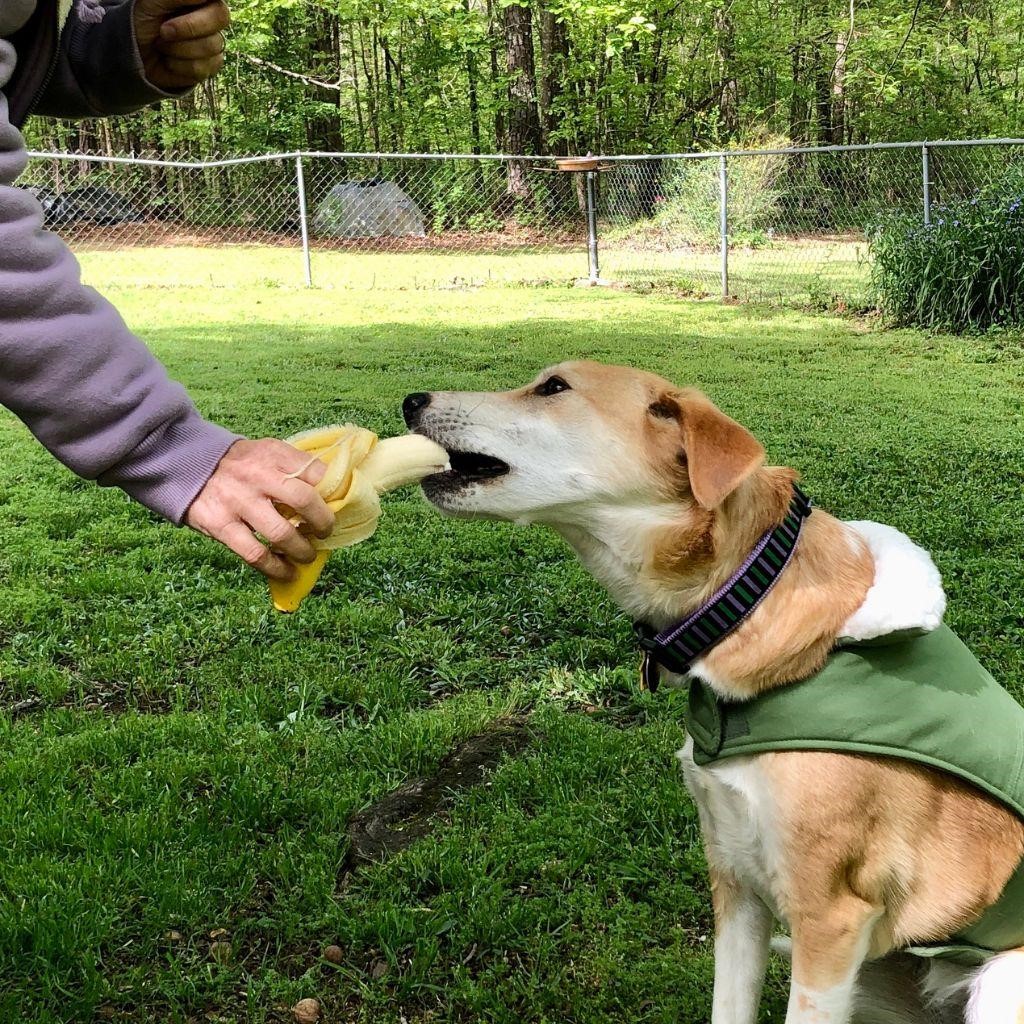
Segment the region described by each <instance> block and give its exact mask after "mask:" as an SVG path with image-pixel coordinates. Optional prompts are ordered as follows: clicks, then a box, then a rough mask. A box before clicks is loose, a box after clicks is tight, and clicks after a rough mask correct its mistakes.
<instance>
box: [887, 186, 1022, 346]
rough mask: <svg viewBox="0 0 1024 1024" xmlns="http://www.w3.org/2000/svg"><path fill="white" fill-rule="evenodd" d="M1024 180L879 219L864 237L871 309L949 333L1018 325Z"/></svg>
mask: <svg viewBox="0 0 1024 1024" xmlns="http://www.w3.org/2000/svg"><path fill="white" fill-rule="evenodd" d="M1022 201H1024V173H1022V172H1021V171H1020V170H1017V171H1011V172H1010V173H1008V174H1007V175H1005V176H1004V177H1003V178H1002V179H1001V180H1000V181H998V182H996V183H994V184H992V185H990V186H988V187H987V188H985V189H983V190H980V191H979V192H978V193H977V194H976V195H975V196H974V197H973V198H971V199H963V200H959V201H956V202H953V203H946V204H943V205H937V206H934V207H933V208H932V212H931V223H930V224H928V225H924V224H923V223H922V222H921V217H920V214H907V213H897V214H892V215H890V216H888V217H885V218H884V219H882V220H881V221H879V222H878V223H877V224H876V225H875V226H874V227H873V229H872V230H871V231H869V241H870V246H871V255H872V269H871V273H872V281H873V284H874V288H875V296H876V300H877V302H878V306H879V309H880V310H881V311H882V313H883V314H884V315H885V316H886V317H887V318H889V319H890V320H891V321H892V322H893V323H895V324H898V325H912V326H917V327H926V328H931V329H938V330H945V331H953V332H955V333H961V332H963V331H977V330H984V329H986V328H988V327H992V326H994V325H997V324H1002V325H1010V326H1013V325H1021V324H1024V206H1022Z"/></svg>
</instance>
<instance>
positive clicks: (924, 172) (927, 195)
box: [921, 146, 932, 227]
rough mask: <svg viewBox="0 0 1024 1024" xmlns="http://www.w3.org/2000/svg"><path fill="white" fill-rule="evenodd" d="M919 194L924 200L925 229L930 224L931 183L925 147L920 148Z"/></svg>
mask: <svg viewBox="0 0 1024 1024" xmlns="http://www.w3.org/2000/svg"><path fill="white" fill-rule="evenodd" d="M921 194H922V198H923V199H924V224H925V227H927V226H928V225H929V224H931V222H932V182H931V167H930V161H929V158H928V147H927V146H922V147H921Z"/></svg>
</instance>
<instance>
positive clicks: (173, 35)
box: [134, 0, 231, 91]
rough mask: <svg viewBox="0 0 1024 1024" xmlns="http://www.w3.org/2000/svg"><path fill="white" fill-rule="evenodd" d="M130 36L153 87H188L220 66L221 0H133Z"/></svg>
mask: <svg viewBox="0 0 1024 1024" xmlns="http://www.w3.org/2000/svg"><path fill="white" fill-rule="evenodd" d="M134 17H135V40H136V42H137V43H138V46H139V56H140V57H141V58H142V65H143V67H144V68H145V71H146V78H147V79H148V80H149V82H150V84H151V85H155V86H156V87H157V88H158V89H164V90H166V91H174V90H178V89H191V88H192V86H194V85H198V84H199V83H200V82H203V81H205V80H206V79H207V78H212V77H213V76H214V75H215V74H217V72H218V71H220V69H221V68H222V67H223V66H224V30H225V29H226V28H227V27H228V25H229V24H230V23H231V16H230V14H229V13H228V5H227V3H225V0H135V11H134Z"/></svg>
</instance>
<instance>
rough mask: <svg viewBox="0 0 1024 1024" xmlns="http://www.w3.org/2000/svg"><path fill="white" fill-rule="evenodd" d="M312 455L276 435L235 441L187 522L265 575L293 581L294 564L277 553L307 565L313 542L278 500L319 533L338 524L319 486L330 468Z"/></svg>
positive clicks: (200, 493)
mask: <svg viewBox="0 0 1024 1024" xmlns="http://www.w3.org/2000/svg"><path fill="white" fill-rule="evenodd" d="M309 458H310V457H309V454H308V453H307V452H301V451H299V450H298V449H297V448H293V447H292V446H291V445H290V444H287V443H285V442H284V441H276V440H274V439H273V438H265V439H264V440H262V441H246V440H242V441H236V442H235V443H234V444H233V445H232V446H231V447H230V448H229V449H228V450H227V453H226V454H225V456H224V458H222V459H221V460H220V463H219V464H218V465H217V468H216V470H214V473H213V476H211V477H210V479H209V480H208V481H207V482H206V486H205V487H203V489H202V490H201V491H200V492H199V494H198V495H197V496H196V499H195V500H194V501H193V502H192V504H191V505H190V506H189V510H188V512H187V513H186V515H185V523H186V525H188V526H191V527H192V529H193V530H198V531H199V532H200V533H205V534H206V536H207V537H212V538H213V539H214V540H218V541H220V542H221V544H223V545H224V546H225V547H228V548H230V549H231V550H232V551H234V553H235V554H236V555H238V557H239V558H241V559H242V561H243V562H246V563H248V564H249V565H251V566H252V567H253V568H254V569H258V570H259V571H260V572H261V573H263V575H264V576H268V577H270V578H271V579H277V580H290V579H292V577H293V576H294V573H295V570H294V568H293V567H292V566H291V565H289V564H288V562H286V561H285V560H284V559H283V558H282V557H281V556H280V555H279V554H277V553H276V552H277V551H281V552H283V553H284V554H285V555H287V556H288V558H290V559H291V560H292V561H293V562H301V563H309V562H312V561H313V558H314V551H313V545H312V544H310V542H309V541H308V540H307V539H306V537H304V536H303V535H302V534H301V533H300V532H299V531H298V530H297V529H296V528H295V527H294V526H293V525H292V524H291V523H290V522H288V520H287V519H286V518H285V517H284V516H283V515H282V514H281V512H280V511H279V510H278V509H277V508H275V503H277V504H279V505H286V506H288V508H290V509H294V510H295V512H296V513H297V514H298V515H299V516H301V517H302V519H303V520H304V521H305V522H306V523H308V524H309V526H310V528H311V529H312V530H313V531H314V532H315V533H316V535H317V536H318V537H326V536H327V535H328V534H329V533H330V532H331V530H332V529H333V528H334V513H333V512H332V511H331V510H330V509H329V508H328V507H327V504H326V503H325V502H324V499H323V498H322V497H321V496H320V495H319V493H318V492H317V490H316V485H317V484H318V483H319V482H320V479H321V478H322V477H323V475H324V472H325V471H326V469H327V467H326V466H325V465H324V463H322V462H321V461H320V460H319V459H315V460H314V461H313V462H311V463H310V462H309ZM307 463H309V465H308V466H307V465H306V464H307ZM303 467H305V468H303ZM300 470H301V472H299V471H300ZM293 473H298V476H292V475H291V474H293ZM257 533H258V534H260V535H262V536H263V537H265V538H266V539H267V541H269V542H270V544H271V545H272V547H273V548H274V550H271V549H270V548H268V547H267V546H266V545H265V544H263V543H262V542H261V541H260V540H259V539H258V538H257V537H256V534H257Z"/></svg>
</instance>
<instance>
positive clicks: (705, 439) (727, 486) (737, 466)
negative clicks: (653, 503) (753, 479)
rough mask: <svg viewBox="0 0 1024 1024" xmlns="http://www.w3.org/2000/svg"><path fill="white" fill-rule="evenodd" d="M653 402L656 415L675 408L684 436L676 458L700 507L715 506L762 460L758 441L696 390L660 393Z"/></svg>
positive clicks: (762, 455) (761, 450)
mask: <svg viewBox="0 0 1024 1024" xmlns="http://www.w3.org/2000/svg"><path fill="white" fill-rule="evenodd" d="M654 405H655V406H657V407H658V411H657V412H655V411H654V407H653V406H652V412H654V414H655V415H659V414H660V415H664V413H665V412H667V411H668V410H669V409H670V408H673V407H674V408H675V409H676V410H678V415H677V416H675V417H674V418H676V419H678V422H679V426H680V429H681V431H682V435H683V451H682V452H681V453H680V458H679V461H680V462H681V463H685V466H686V472H687V475H688V476H689V479H690V490H691V491H692V492H693V496H694V498H696V499H697V503H698V504H699V505H700V506H701V507H702V508H706V509H712V508H718V506H719V505H721V504H722V502H723V501H725V499H726V498H727V497H728V496H729V495H730V494H732V492H733V491H734V490H736V488H737V487H739V485H740V484H741V483H743V481H744V480H746V478H747V477H748V476H750V474H751V473H753V472H754V470H755V469H757V468H758V467H759V466H760V465H761V464H762V463H763V462H764V448H763V447H762V446H761V442H760V441H758V439H757V438H756V437H754V435H753V434H751V433H750V431H749V430H747V428H746V427H744V426H741V425H740V424H739V423H737V422H736V421H735V420H734V419H732V418H730V417H729V416H726V415H725V413H724V412H722V410H721V409H719V408H718V407H717V406H715V405H714V404H713V403H712V402H711V401H709V400H708V399H707V398H705V397H704V395H702V394H701V393H700V392H699V391H691V390H686V391H677V392H675V393H673V394H671V395H663V396H662V397H661V398H659V399H658V401H657V402H655V403H654Z"/></svg>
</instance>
